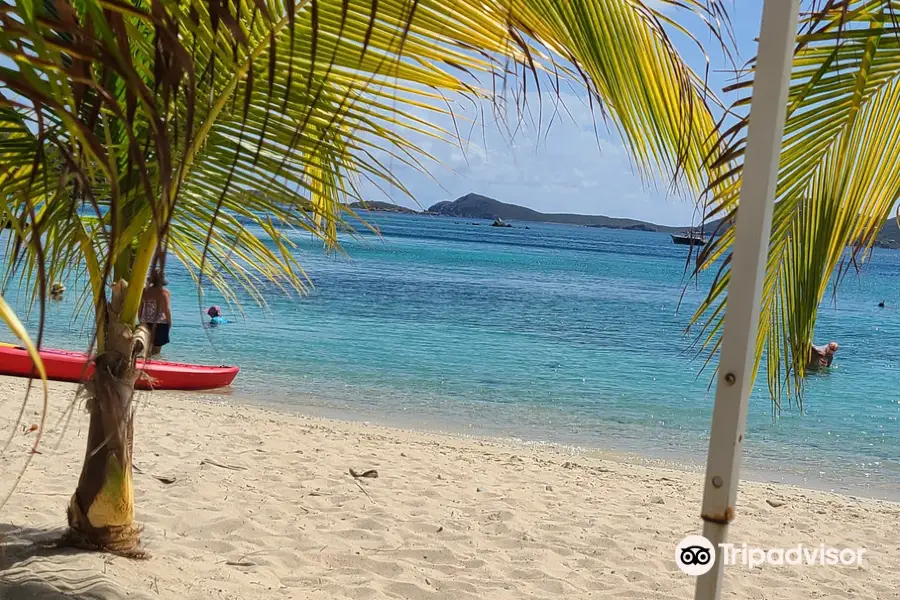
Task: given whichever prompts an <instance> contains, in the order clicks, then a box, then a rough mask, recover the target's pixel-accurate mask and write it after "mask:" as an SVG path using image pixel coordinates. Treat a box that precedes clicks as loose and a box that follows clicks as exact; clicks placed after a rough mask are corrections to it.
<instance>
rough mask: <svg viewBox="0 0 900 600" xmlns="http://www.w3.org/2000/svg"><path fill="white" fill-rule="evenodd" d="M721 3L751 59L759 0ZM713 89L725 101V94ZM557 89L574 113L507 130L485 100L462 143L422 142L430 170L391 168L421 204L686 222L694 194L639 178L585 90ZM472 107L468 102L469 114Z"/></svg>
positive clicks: (686, 50)
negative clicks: (476, 198) (490, 203)
mask: <svg viewBox="0 0 900 600" xmlns="http://www.w3.org/2000/svg"><path fill="white" fill-rule="evenodd" d="M724 2H725V3H726V6H727V7H728V9H729V12H730V14H731V16H732V25H733V28H734V34H735V38H736V39H737V42H738V45H739V50H740V52H741V57H740V58H741V60H742V61H743V60H746V59H748V58H751V57H752V56H753V55H754V54H755V43H754V41H753V40H754V38H755V37H756V36H757V34H758V30H759V19H760V12H761V6H762V0H724ZM674 16H677V13H676V14H675V15H674ZM674 39H675V40H676V43H677V44H678V46H679V49H680V50H681V51H682V52H683V55H684V56H685V58H686V60H687V61H688V63H689V64H690V65H691V66H692V67H693V68H694V69H695V70H697V71H698V72H700V73H702V71H703V68H704V59H703V56H702V54H701V53H700V52H699V51H698V50H697V49H696V47H695V46H694V45H693V43H690V42H687V41H686V40H680V39H679V38H678V37H675V38H674ZM702 39H703V41H704V42H706V41H707V39H708V34H706V33H704V34H703V37H702ZM714 47H715V43H710V44H709V48H714ZM710 60H711V65H712V68H713V70H714V71H715V70H716V69H724V68H726V66H727V65H728V63H726V61H725V60H724V58H723V57H722V56H721V53H720V52H717V53H714V54H711V56H710ZM729 77H730V76H729V75H728V74H726V73H716V72H713V73H712V74H711V87H712V88H713V90H715V91H716V92H717V93H719V92H720V90H721V88H722V87H723V85H725V84H726V83H727V82H728V81H729ZM530 89H532V90H533V89H534V86H533V85H531V86H530ZM720 96H721V97H722V98H723V100H725V102H726V103H728V102H730V101H731V99H732V98H729V97H727V96H722V95H721V94H720ZM562 98H563V101H564V103H565V105H566V108H567V109H568V112H569V113H571V117H569V116H568V115H566V116H565V117H564V118H557V119H555V120H554V122H553V125H552V127H550V128H549V131H542V132H541V134H538V133H536V127H534V126H533V125H532V124H530V123H529V122H527V121H526V122H524V123H522V125H521V127H520V128H519V129H518V130H517V131H516V132H515V136H514V137H511V136H510V135H509V132H508V131H506V130H505V129H506V128H505V127H503V126H501V125H500V124H498V123H497V122H496V121H495V120H494V119H493V118H492V117H491V111H490V108H489V107H484V114H485V115H486V118H485V119H479V120H478V122H477V123H476V124H475V127H474V130H473V132H472V135H471V136H470V137H469V141H468V143H467V144H466V145H465V152H463V151H462V150H461V149H460V148H458V147H452V146H450V145H448V144H441V143H436V142H430V141H426V140H423V141H421V144H422V145H423V146H424V149H425V150H426V151H428V152H429V153H431V154H432V155H433V156H434V157H435V158H436V159H437V160H438V162H439V165H438V166H433V167H431V168H430V170H431V175H432V177H430V178H429V177H427V176H424V175H422V174H419V173H416V172H414V171H413V170H412V169H409V168H406V167H404V166H402V165H399V164H397V162H396V161H394V162H393V163H391V164H390V167H391V168H392V170H393V171H394V173H395V175H397V176H398V177H399V178H400V180H401V181H403V183H404V185H406V186H407V188H408V189H409V190H410V191H411V192H412V194H413V195H414V196H415V199H416V201H418V204H419V207H426V208H427V207H428V206H430V205H432V204H434V203H435V202H439V201H441V200H453V199H455V198H457V197H459V196H461V195H463V194H466V193H468V192H477V193H481V194H485V195H488V196H491V197H493V198H496V199H497V200H501V201H503V202H510V203H514V204H521V205H524V206H528V207H530V208H533V209H535V210H540V211H543V212H571V213H581V214H603V215H608V216H614V217H631V218H636V219H642V220H646V221H651V222H655V223H660V224H667V225H686V224H689V223H691V222H692V221H696V220H697V217H696V215H695V214H694V205H693V202H692V201H691V199H689V198H683V197H675V196H673V195H671V194H670V193H668V190H667V188H666V186H665V185H663V184H660V183H655V182H652V181H651V182H648V181H645V180H642V179H641V178H640V177H639V176H638V175H637V174H636V173H635V171H634V168H633V165H632V163H631V161H630V160H629V157H628V155H627V153H626V152H625V149H624V148H623V146H622V144H621V142H620V141H619V140H618V139H617V136H616V134H615V133H614V132H611V131H609V130H607V128H606V126H605V125H604V124H603V122H602V119H601V118H600V117H599V115H593V114H592V113H591V110H590V109H589V107H588V105H587V102H586V100H585V96H584V93H583V91H582V90H580V89H578V88H577V86H576V87H572V88H571V89H569V90H565V89H564V90H563V93H562ZM538 100H539V98H538V96H537V93H536V92H533V93H532V94H531V96H530V97H529V103H530V105H531V107H532V112H533V113H536V112H537V106H538V104H539V103H538V102H537V101H538ZM543 100H544V102H543V103H540V104H541V105H542V106H543V115H544V128H543V129H544V130H546V129H547V127H546V123H547V122H548V119H549V117H550V116H551V115H552V113H553V102H552V98H551V95H550V94H548V93H545V94H544V96H543ZM474 113H475V111H474V110H470V114H472V115H474ZM445 121H446V123H439V124H440V125H442V126H444V127H446V128H448V129H450V130H452V127H453V126H452V123H451V121H450V119H449V118H446V119H445ZM595 121H597V124H596V132H595ZM470 126H471V125H470ZM598 133H599V146H598V135H597V134H598ZM464 135H465V134H464ZM363 189H364V191H365V192H366V194H367V197H368V199H370V200H391V201H393V202H396V203H398V204H403V205H406V206H412V207H414V208H417V206H416V202H413V201H412V200H410V199H409V198H408V197H406V196H404V195H403V194H402V193H401V192H400V191H399V190H396V189H394V190H390V189H389V190H387V192H388V193H389V195H390V197H389V198H386V197H385V196H384V194H381V193H378V192H377V191H375V190H374V188H372V187H369V186H365V187H364V188H363Z"/></svg>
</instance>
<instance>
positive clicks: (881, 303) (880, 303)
mask: <svg viewBox="0 0 900 600" xmlns="http://www.w3.org/2000/svg"><path fill="white" fill-rule="evenodd" d="M878 308H884V300H882V301H881V302H879V303H878Z"/></svg>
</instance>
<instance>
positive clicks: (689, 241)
mask: <svg viewBox="0 0 900 600" xmlns="http://www.w3.org/2000/svg"><path fill="white" fill-rule="evenodd" d="M671 235H672V243H674V244H678V245H680V246H705V245H706V243H707V242H708V241H709V238H708V237H706V236H705V235H703V234H702V233H700V232H699V231H688V232H686V233H681V234H676V233H673V234H671Z"/></svg>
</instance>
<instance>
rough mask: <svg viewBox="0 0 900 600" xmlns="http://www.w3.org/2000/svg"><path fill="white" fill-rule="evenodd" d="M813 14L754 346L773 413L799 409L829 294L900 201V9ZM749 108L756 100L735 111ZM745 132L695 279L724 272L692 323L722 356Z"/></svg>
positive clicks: (801, 38) (744, 85)
mask: <svg viewBox="0 0 900 600" xmlns="http://www.w3.org/2000/svg"><path fill="white" fill-rule="evenodd" d="M813 8H815V9H816V10H814V11H812V12H810V13H808V14H806V15H805V16H803V18H802V19H801V25H800V34H799V35H798V40H797V41H798V44H797V49H796V52H795V55H794V63H793V69H792V73H791V89H790V95H789V99H788V115H787V121H786V124H785V129H784V140H783V142H782V152H781V157H780V163H779V177H778V184H777V188H776V205H775V209H774V214H773V218H772V235H771V239H770V242H769V256H768V262H767V269H766V276H765V282H764V289H763V298H762V308H761V314H760V324H759V334H758V337H757V362H756V368H757V369H758V368H759V366H760V364H761V361H762V360H763V357H765V359H766V367H767V372H768V382H769V390H770V394H771V396H772V398H773V399H774V401H775V404H774V407H775V409H776V410H778V409H780V400H781V399H782V398H783V397H784V395H785V394H786V395H787V397H788V399H789V401H790V399H792V398H796V399H797V400H799V399H800V396H799V393H800V392H801V390H802V379H803V376H804V374H805V370H806V366H807V361H808V360H809V350H810V345H811V343H812V338H813V333H814V329H815V323H816V316H817V314H818V309H819V305H820V304H821V302H822V300H823V298H824V296H825V293H826V291H827V290H828V285H829V282H831V281H833V282H834V286H835V292H836V288H837V284H838V283H839V282H840V279H841V277H842V276H843V275H844V274H846V273H847V271H848V269H849V268H851V267H852V266H855V265H856V264H857V263H858V262H859V261H860V260H864V259H865V258H866V257H867V256H868V254H869V252H870V250H871V248H872V245H873V243H874V242H875V238H876V236H877V235H878V232H879V231H880V230H881V227H882V226H883V224H884V222H885V220H887V219H888V218H889V217H890V214H891V211H892V209H893V207H894V205H895V204H896V202H897V199H898V198H900V169H898V168H897V165H898V164H900V2H897V0H828V1H826V2H820V3H815V6H814V7H813ZM751 66H752V64H751ZM751 73H752V71H751ZM751 84H752V81H745V82H741V83H739V84H737V85H735V86H734V89H737V90H740V89H749V88H750V87H751ZM748 104H749V96H748V98H747V99H746V100H742V101H740V102H738V104H737V106H736V107H735V110H736V111H740V110H742V109H743V108H744V107H746V106H747V105H748ZM746 128H747V119H746V118H744V119H742V120H740V121H739V122H738V123H737V124H736V125H735V126H734V127H732V128H731V129H730V130H728V131H725V132H724V134H723V135H724V136H725V137H726V138H728V139H729V143H728V147H727V149H726V150H725V151H724V153H723V154H722V155H721V157H720V161H722V162H723V163H724V162H725V161H732V160H736V161H737V163H738V164H737V165H736V166H735V167H734V170H733V171H730V172H729V174H728V179H729V182H728V183H726V184H724V185H720V186H719V187H718V188H717V189H716V190H715V192H714V193H713V194H711V198H710V204H709V207H710V208H709V210H708V211H707V219H710V220H711V219H719V218H724V221H723V225H722V233H723V235H722V236H721V237H718V238H716V239H715V240H714V242H712V243H711V244H709V245H708V246H707V247H706V248H705V249H704V252H703V253H702V254H701V255H700V257H699V259H698V261H697V265H698V271H699V270H702V269H705V268H708V267H712V266H714V265H715V268H719V264H721V265H722V266H721V270H719V271H718V272H717V276H716V278H715V281H714V282H713V284H712V287H711V288H710V293H709V296H708V298H707V299H706V301H705V302H703V303H702V304H701V306H700V307H699V308H698V309H697V311H696V313H695V314H694V317H693V320H694V322H695V323H701V325H702V327H701V339H702V340H703V342H704V344H706V345H707V346H708V347H709V348H710V349H712V350H713V353H714V352H715V350H717V349H718V345H719V341H720V337H719V336H718V333H719V331H720V329H721V327H722V324H723V318H724V314H725V311H724V307H725V302H726V293H727V289H728V281H729V278H730V271H729V264H730V260H728V258H729V253H730V248H731V244H732V242H733V241H734V223H735V220H734V217H735V216H736V215H737V214H739V211H738V208H739V207H738V195H739V192H740V172H741V166H742V162H741V161H742V157H743V151H744V147H745V142H746V139H745V137H744V136H745V133H746ZM848 247H850V250H849V251H847V250H846V249H847V248H848ZM723 258H724V261H722V259H723ZM720 261H722V262H720ZM716 263H718V264H716ZM835 271H837V278H836V279H835V278H834V277H833V276H834V275H835Z"/></svg>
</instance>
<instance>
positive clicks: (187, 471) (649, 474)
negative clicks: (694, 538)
mask: <svg viewBox="0 0 900 600" xmlns="http://www.w3.org/2000/svg"><path fill="white" fill-rule="evenodd" d="M74 387H75V386H71V385H67V384H58V383H52V384H51V386H50V389H51V413H50V415H49V419H48V426H49V428H50V429H49V430H48V433H49V435H48V437H47V438H46V441H45V443H44V445H43V446H42V452H43V453H42V454H38V455H34V457H33V463H32V464H31V466H30V467H29V469H28V470H27V471H26V472H25V476H24V478H23V480H22V483H21V485H20V488H19V489H18V491H17V492H16V494H15V495H14V496H13V497H12V499H11V500H10V502H9V503H8V504H7V505H6V506H5V507H4V508H3V509H2V510H0V597H3V598H4V599H10V600H24V599H26V598H27V599H33V598H40V599H42V600H44V599H47V600H49V599H51V598H53V599H55V598H59V597H60V594H61V593H70V594H71V593H74V594H76V595H77V596H78V597H79V598H81V599H83V600H94V599H95V598H103V599H104V600H118V599H119V598H125V597H128V598H129V599H134V598H137V599H139V600H143V599H145V598H160V597H162V598H183V599H186V600H194V599H197V600H200V599H204V600H205V599H207V598H223V599H226V600H238V599H240V600H272V599H273V598H274V599H284V600H293V599H295V598H311V599H313V600H317V599H322V600H324V599H333V598H358V599H360V600H363V599H379V600H380V599H388V598H409V599H411V600H420V599H425V598H429V599H431V598H438V599H441V600H444V599H446V600H451V599H452V600H475V599H480V598H485V597H489V598H491V600H494V599H499V600H518V599H520V598H532V599H547V600H550V599H551V598H554V599H555V598H559V597H571V598H586V597H589V596H590V597H594V598H601V599H605V598H609V599H614V598H615V599H618V598H624V597H633V598H642V599H651V600H657V599H658V600H663V599H665V600H669V599H670V598H672V597H688V596H689V595H690V594H691V593H692V590H693V585H694V580H693V579H692V578H690V577H688V576H686V575H684V574H682V573H681V572H680V571H678V570H677V568H676V566H675V561H674V548H675V545H676V543H677V542H678V540H680V539H682V538H683V537H685V536H686V535H689V534H697V533H699V532H700V530H701V522H700V519H699V516H698V515H699V511H700V497H701V494H702V490H701V485H700V483H701V479H702V474H700V473H690V472H685V471H683V470H677V469H672V468H665V467H662V466H641V465H638V464H629V463H625V462H620V461H618V460H615V459H612V458H610V457H609V456H606V457H600V456H597V455H595V454H593V453H590V452H588V453H582V452H579V451H578V450H576V449H574V448H564V447H550V446H546V445H524V444H520V443H519V444H516V443H511V442H510V440H502V439H488V440H484V439H475V438H463V437H460V436H453V435H447V434H439V433H427V432H417V431H409V430H402V429H397V428H391V427H384V426H379V425H371V424H365V423H352V422H347V421H333V420H327V419H322V418H318V417H310V416H303V415H299V414H289V413H285V412H282V411H277V410H272V409H265V408H257V407H253V406H248V405H240V404H234V403H231V402H222V401H221V400H219V401H215V402H211V401H204V400H202V399H197V398H191V397H190V396H186V395H183V394H176V393H162V392H157V393H154V394H150V395H141V396H140V397H139V401H140V406H139V408H138V413H137V417H136V427H135V458H134V461H135V464H136V466H137V467H138V468H139V470H138V471H136V472H135V479H134V485H135V499H136V519H137V521H138V522H139V523H140V524H141V525H143V526H144V532H143V540H144V544H145V546H146V548H147V550H148V551H149V552H150V554H151V555H152V558H151V559H150V560H147V561H131V560H127V559H122V558H117V557H110V556H108V555H101V554H91V553H77V552H73V551H60V550H52V549H49V548H48V547H47V546H46V543H47V542H50V541H52V540H53V539H55V538H56V537H58V536H59V534H60V533H61V531H62V528H63V527H64V526H65V506H66V503H67V502H68V499H69V497H70V496H71V493H72V492H73V490H74V488H75V485H76V483H77V479H78V472H79V469H80V465H81V462H82V460H83V456H84V435H85V430H86V424H87V418H86V415H85V414H84V413H83V411H82V410H80V409H79V410H76V411H75V413H74V414H73V417H72V420H71V423H70V424H69V427H68V432H67V433H66V434H65V436H63V437H61V438H60V436H59V433H60V429H61V427H62V424H64V423H65V420H60V416H61V415H62V414H63V410H64V408H65V406H66V405H67V403H68V401H70V400H71V399H72V396H73V391H74ZM23 390H24V380H14V379H9V378H0V430H2V431H3V432H5V433H7V434H8V433H9V431H10V424H11V421H12V419H14V418H15V415H16V413H17V412H18V401H20V400H21V398H22V395H21V392H22V391H23ZM39 402H40V401H39V399H38V398H34V399H33V400H32V401H31V403H30V404H29V406H28V407H27V409H26V412H25V417H26V423H31V422H33V421H34V419H35V418H36V417H37V415H38V409H39ZM32 443H33V437H31V435H30V434H29V433H27V432H16V433H15V435H14V437H13V446H12V447H11V448H10V449H9V450H8V451H7V452H6V453H4V454H3V455H0V472H2V473H3V474H4V476H3V477H0V488H2V489H0V493H4V492H5V491H6V488H3V487H2V486H5V485H6V484H7V483H8V481H9V478H8V477H7V475H8V474H11V473H15V472H17V471H18V468H19V467H20V466H21V463H22V461H23V460H24V459H25V458H26V457H27V456H28V451H29V449H30V447H31V444H32ZM57 444H58V449H56V447H57ZM349 469H355V470H356V471H357V472H362V471H365V470H368V469H376V470H377V471H378V474H379V476H378V478H374V479H370V478H364V479H355V478H354V477H352V476H350V475H349V473H348V471H349ZM739 494H740V495H739V500H738V506H737V518H736V520H735V521H734V523H733V524H732V528H731V534H730V536H729V539H730V541H733V542H735V543H737V544H740V543H747V544H750V545H756V546H760V547H765V548H776V547H794V546H796V545H797V544H804V545H806V546H810V547H818V546H819V544H820V543H824V544H825V545H826V546H835V547H843V548H865V549H866V560H865V562H864V564H862V565H860V566H854V567H839V568H820V567H802V566H778V567H766V568H763V569H754V570H748V569H745V568H741V567H739V566H734V567H727V569H726V591H725V593H724V594H723V598H728V599H736V598H750V597H753V598H762V597H765V598H766V599H767V600H795V599H796V598H798V597H812V596H813V595H815V594H816V593H821V594H824V595H825V596H829V597H854V598H862V599H873V600H874V599H876V598H884V597H889V596H890V595H891V594H893V593H894V592H895V590H896V589H898V588H900V572H898V571H897V570H896V569H894V568H893V567H892V565H896V552H897V542H896V539H895V538H894V537H893V536H892V531H893V530H892V528H891V526H890V525H891V524H893V523H895V522H896V521H897V520H898V519H900V504H897V503H893V502H886V501H879V500H869V499H861V498H852V497H850V496H845V495H841V494H835V493H827V492H818V491H814V490H809V489H804V488H799V487H794V486H789V485H783V484H775V483H771V484H766V483H757V482H752V481H746V480H744V481H742V482H741V484H740V492H739ZM761 590H765V591H764V595H761Z"/></svg>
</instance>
